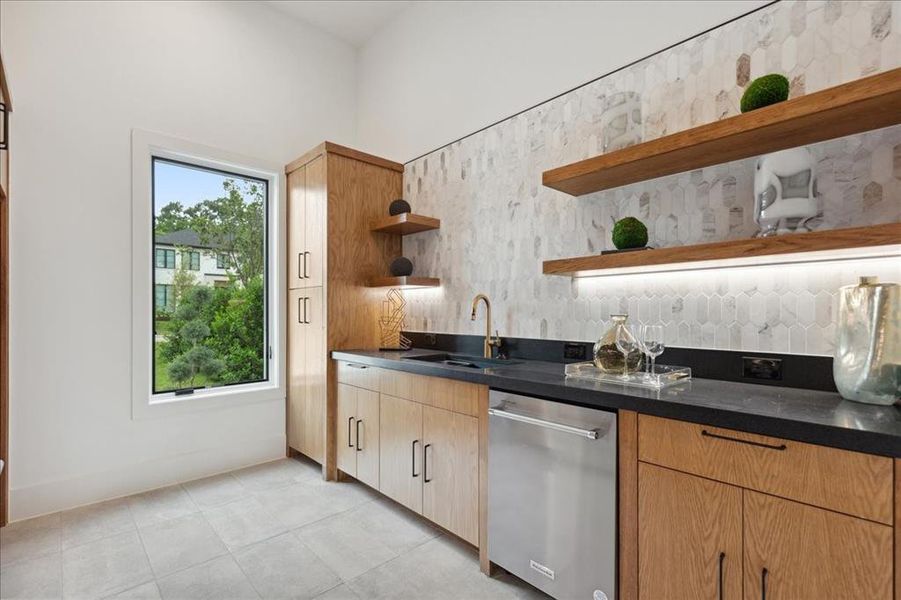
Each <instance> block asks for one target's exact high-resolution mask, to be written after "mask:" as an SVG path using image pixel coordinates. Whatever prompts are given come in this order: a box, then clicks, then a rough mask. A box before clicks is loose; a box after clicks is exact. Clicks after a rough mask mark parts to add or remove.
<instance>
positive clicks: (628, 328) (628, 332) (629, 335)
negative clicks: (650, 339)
mask: <svg viewBox="0 0 901 600" xmlns="http://www.w3.org/2000/svg"><path fill="white" fill-rule="evenodd" d="M636 333H637V332H636V331H635V328H634V327H633V326H632V325H631V324H629V325H625V324H624V325H623V326H622V327H620V328H619V329H617V330H616V347H617V349H618V350H619V351H620V352H622V353H623V374H622V376H621V377H622V378H623V379H628V378H629V355H630V354H632V353H633V352H635V351H636V350H639V349H640V346H639V342H638V336H637V335H636Z"/></svg>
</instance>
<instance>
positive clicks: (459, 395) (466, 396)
mask: <svg viewBox="0 0 901 600" xmlns="http://www.w3.org/2000/svg"><path fill="white" fill-rule="evenodd" d="M379 382H380V390H381V392H382V393H383V394H388V395H389V396H394V397H395V398H403V399H404V400H412V401H414V402H419V403H420V404H425V405H427V406H434V407H435V408H443V409H444V410H449V411H451V412H456V413H462V414H464V415H470V416H473V417H477V416H478V415H479V394H480V392H481V391H482V390H487V388H486V387H485V386H482V385H477V384H475V383H467V382H465V381H457V380H455V379H445V378H444V377H428V376H426V375H415V374H413V373H405V372H403V371H392V370H390V369H382V371H381V373H380V374H379ZM485 393H486V394H487V391H486V392H485Z"/></svg>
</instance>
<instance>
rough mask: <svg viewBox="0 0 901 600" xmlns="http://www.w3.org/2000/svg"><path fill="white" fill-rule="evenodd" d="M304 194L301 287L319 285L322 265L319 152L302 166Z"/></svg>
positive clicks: (322, 178) (323, 212) (322, 203)
mask: <svg viewBox="0 0 901 600" xmlns="http://www.w3.org/2000/svg"><path fill="white" fill-rule="evenodd" d="M306 169H307V174H306V196H305V200H304V251H305V252H306V253H307V255H306V269H307V271H306V273H305V275H306V278H305V279H303V283H302V285H303V286H304V287H317V286H321V285H322V273H323V269H324V267H325V259H326V257H325V232H326V226H327V223H326V203H327V201H328V198H327V194H326V179H325V177H326V173H325V156H324V155H323V156H320V157H319V158H316V159H314V160H312V161H311V162H309V163H308V164H307V166H306Z"/></svg>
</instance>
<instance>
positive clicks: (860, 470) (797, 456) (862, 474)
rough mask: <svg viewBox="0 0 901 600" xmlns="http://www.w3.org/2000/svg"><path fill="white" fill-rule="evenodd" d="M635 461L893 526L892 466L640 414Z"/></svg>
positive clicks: (852, 454)
mask: <svg viewBox="0 0 901 600" xmlns="http://www.w3.org/2000/svg"><path fill="white" fill-rule="evenodd" d="M638 454H639V456H638V458H639V460H642V461H644V462H648V463H653V464H657V465H661V466H664V467H670V468H672V469H676V470H678V471H685V472H686V473H693V474H695V475H700V476H701V477H708V478H710V479H716V480H717V481H723V482H725V483H731V484H733V485H737V486H740V487H743V488H748V489H754V490H759V491H761V492H766V493H768V494H773V495H776V496H781V497H783V498H789V499H791V500H797V501H798V502H803V503H806V504H813V505H815V506H822V507H823V508H828V509H831V510H835V511H838V512H843V513H847V514H849V515H854V516H857V517H862V518H865V519H870V520H873V521H879V522H880V523H885V524H886V525H890V524H891V523H892V522H893V519H894V517H893V515H892V500H893V497H894V490H893V485H892V479H893V476H892V469H893V465H892V459H890V458H886V457H884V456H873V455H871V454H863V453H861V452H849V451H847V450H839V449H837V448H827V447H825V446H817V445H814V444H805V443H802V442H794V441H791V440H783V439H779V438H774V437H770V436H764V435H756V434H753V433H745V432H743V431H733V430H729V429H723V428H720V427H710V426H706V425H700V424H697V423H686V422H683V421H673V420H670V419H662V418H660V417H653V416H650V415H641V417H640V418H639V425H638Z"/></svg>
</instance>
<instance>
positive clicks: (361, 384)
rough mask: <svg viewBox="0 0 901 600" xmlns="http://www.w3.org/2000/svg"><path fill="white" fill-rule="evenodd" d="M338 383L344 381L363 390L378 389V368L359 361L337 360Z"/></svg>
mask: <svg viewBox="0 0 901 600" xmlns="http://www.w3.org/2000/svg"><path fill="white" fill-rule="evenodd" d="M337 371H338V383H346V384H347V385H352V386H354V387H358V388H363V389H364V390H372V391H373V392H377V391H379V369H377V368H376V367H370V366H369V365H361V364H359V363H352V362H347V361H344V360H339V361H338V367H337Z"/></svg>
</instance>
